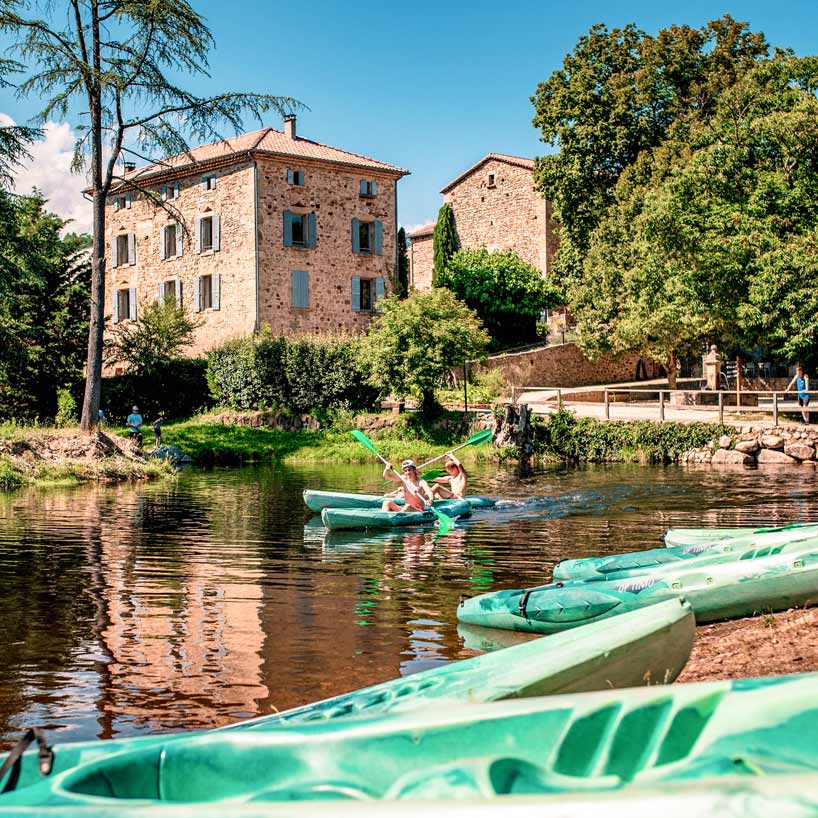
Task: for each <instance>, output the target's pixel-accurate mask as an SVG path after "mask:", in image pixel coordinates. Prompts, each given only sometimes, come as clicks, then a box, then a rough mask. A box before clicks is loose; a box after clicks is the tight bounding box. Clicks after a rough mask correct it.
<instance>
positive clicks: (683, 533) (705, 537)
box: [665, 523, 818, 548]
mask: <svg viewBox="0 0 818 818" xmlns="http://www.w3.org/2000/svg"><path fill="white" fill-rule="evenodd" d="M814 525H818V524H816V523H791V524H790V525H778V526H768V527H763V526H757V527H756V528H747V527H745V528H669V529H668V530H667V531H666V532H665V546H666V547H669V548H672V547H674V546H677V545H698V544H701V543H711V542H715V541H717V540H727V539H730V540H732V539H736V538H737V537H747V536H750V535H752V534H769V533H773V532H776V531H789V530H793V529H796V528H805V527H807V526H814Z"/></svg>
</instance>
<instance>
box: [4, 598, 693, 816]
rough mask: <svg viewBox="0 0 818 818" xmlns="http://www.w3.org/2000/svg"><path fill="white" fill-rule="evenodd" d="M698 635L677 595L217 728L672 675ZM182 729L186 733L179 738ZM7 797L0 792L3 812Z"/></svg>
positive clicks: (93, 753)
mask: <svg viewBox="0 0 818 818" xmlns="http://www.w3.org/2000/svg"><path fill="white" fill-rule="evenodd" d="M694 637H695V623H694V620H693V613H692V611H691V609H690V606H689V605H688V604H687V603H685V602H681V601H679V600H672V601H670V602H667V603H665V604H664V605H657V606H655V607H654V608H653V609H652V610H651V611H650V612H646V611H637V612H635V613H633V614H629V615H626V616H621V617H619V618H617V619H616V620H615V621H614V622H610V623H608V622H603V623H600V624H592V625H589V626H588V627H586V628H582V629H581V630H579V631H575V632H573V633H571V634H559V635H556V636H553V637H550V638H548V639H533V640H531V641H528V642H525V643H523V644H518V645H515V646H514V647H509V648H507V649H504V650H501V651H497V652H495V653H487V654H485V655H482V656H476V657H474V658H471V659H464V660H462V661H459V662H451V663H449V664H446V665H442V666H440V667H436V668H432V669H431V670H426V671H423V672H421V673H415V674H413V675H411V676H407V677H405V678H398V679H393V680H391V681H388V682H383V683H381V684H376V685H372V686H370V687H365V688H362V689H361V690H355V691H352V692H350V693H344V694H341V695H340V696H334V697H332V698H330V699H324V700H323V701H319V702H315V703H313V704H307V705H304V706H302V707H296V708H293V709H291V710H287V711H284V712H283V713H276V714H273V715H270V716H262V717H260V718H257V719H251V720H249V721H244V722H240V723H239V724H234V725H229V726H227V727H222V728H220V729H219V730H217V731H213V732H235V731H245V730H252V731H267V730H275V729H278V728H280V727H282V726H287V725H295V724H301V723H307V722H324V723H325V722H329V721H335V720H338V719H346V718H348V717H354V716H370V717H372V716H378V715H381V716H383V715H386V714H388V713H395V712H408V711H410V710H413V709H415V708H421V707H427V706H429V705H431V704H435V703H457V702H462V701H469V702H488V701H496V700H500V699H508V698H521V697H526V696H541V695H545V694H548V693H565V692H580V691H588V690H600V689H607V688H611V687H614V688H619V687H635V686H638V685H642V684H651V683H655V682H657V681H668V682H671V681H673V680H674V679H675V678H676V677H677V676H678V675H679V673H680V672H681V670H682V668H683V667H684V665H685V663H686V662H687V659H688V656H689V655H690V650H691V648H692V646H693V640H694ZM188 735H189V734H188ZM185 737H186V736H185V734H181V735H179V736H176V737H173V738H185ZM51 738H52V739H54V738H57V739H58V738H59V733H53V734H51ZM170 738H171V737H168V736H147V737H139V738H131V739H116V740H113V741H87V742H73V743H65V744H59V743H58V744H57V746H56V747H55V748H54V755H55V757H54V773H58V772H64V771H66V770H68V769H71V768H72V767H76V766H77V765H78V764H85V763H88V762H89V761H92V760H94V759H97V758H101V757H104V756H106V755H110V754H112V753H118V752H122V751H123V750H129V749H137V748H142V747H146V746H151V745H153V744H155V743H157V742H162V743H167V741H168V740H169V739H170ZM41 781H42V776H41V774H40V772H39V770H38V765H37V755H36V753H35V752H33V751H31V752H28V753H27V754H25V755H24V756H23V758H22V764H21V767H20V769H19V771H18V774H17V776H16V778H15V780H14V782H13V783H11V784H10V783H9V781H6V782H4V785H5V787H6V789H7V790H9V789H11V790H17V791H19V790H21V789H23V788H25V787H28V786H30V785H33V784H38V783H40V782H41ZM4 801H5V799H4V797H3V796H0V815H1V814H2V806H3V804H4Z"/></svg>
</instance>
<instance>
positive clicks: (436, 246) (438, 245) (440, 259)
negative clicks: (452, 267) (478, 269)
mask: <svg viewBox="0 0 818 818" xmlns="http://www.w3.org/2000/svg"><path fill="white" fill-rule="evenodd" d="M459 246H460V242H459V241H458V240H457V230H456V228H455V225H454V211H453V210H452V208H451V206H450V205H448V204H444V205H443V207H441V208H440V212H439V213H438V214H437V223H436V224H435V232H434V234H433V235H432V247H433V253H434V262H433V264H434V266H433V269H432V286H433V287H437V286H438V283H437V282H438V278H439V277H440V276H441V275H442V274H443V271H444V270H445V269H446V265H447V264H448V263H449V259H450V258H451V257H452V256H453V255H454V254H455V253H456V252H457V248H458V247H459Z"/></svg>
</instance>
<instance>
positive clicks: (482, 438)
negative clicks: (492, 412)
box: [466, 429, 494, 446]
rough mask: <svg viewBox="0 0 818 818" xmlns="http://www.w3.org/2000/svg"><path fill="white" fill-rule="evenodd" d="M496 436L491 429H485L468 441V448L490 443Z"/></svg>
mask: <svg viewBox="0 0 818 818" xmlns="http://www.w3.org/2000/svg"><path fill="white" fill-rule="evenodd" d="M493 436H494V432H492V431H491V429H483V430H482V431H480V432H475V433H474V434H473V435H472V436H471V437H470V438H469V439H468V440H467V441H466V445H467V446H479V445H480V444H481V443H488V442H489V441H490V440H491V439H492V437H493Z"/></svg>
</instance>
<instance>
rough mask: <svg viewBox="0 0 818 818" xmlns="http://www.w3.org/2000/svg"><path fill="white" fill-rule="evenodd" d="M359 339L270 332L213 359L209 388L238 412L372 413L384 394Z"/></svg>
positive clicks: (227, 346)
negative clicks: (376, 384)
mask: <svg viewBox="0 0 818 818" xmlns="http://www.w3.org/2000/svg"><path fill="white" fill-rule="evenodd" d="M368 374H369V371H368V369H367V368H366V365H365V363H364V361H363V354H362V342H361V340H360V339H358V338H281V337H273V336H272V335H270V334H269V332H266V333H262V334H261V335H260V336H258V337H249V338H241V339H236V340H232V341H228V342H226V343H224V344H222V346H220V347H218V348H217V349H215V350H213V351H212V352H211V353H210V354H209V355H208V374H207V377H208V382H209V384H210V389H211V392H212V394H213V396H214V398H215V399H216V401H217V402H218V403H220V404H223V405H224V406H229V407H231V408H232V409H239V410H241V409H266V408H280V409H288V410H290V411H292V412H298V413H307V412H313V413H315V412H318V413H320V412H322V411H323V412H325V411H329V410H335V409H367V408H371V407H373V406H375V405H376V403H377V402H378V400H379V398H380V392H379V390H377V389H375V388H373V387H372V386H370V385H369V384H368V383H367V377H368Z"/></svg>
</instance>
